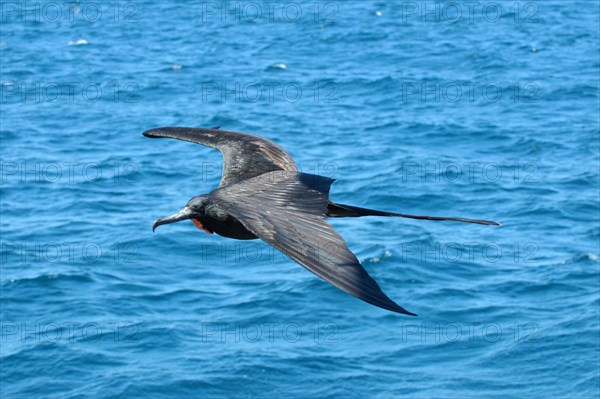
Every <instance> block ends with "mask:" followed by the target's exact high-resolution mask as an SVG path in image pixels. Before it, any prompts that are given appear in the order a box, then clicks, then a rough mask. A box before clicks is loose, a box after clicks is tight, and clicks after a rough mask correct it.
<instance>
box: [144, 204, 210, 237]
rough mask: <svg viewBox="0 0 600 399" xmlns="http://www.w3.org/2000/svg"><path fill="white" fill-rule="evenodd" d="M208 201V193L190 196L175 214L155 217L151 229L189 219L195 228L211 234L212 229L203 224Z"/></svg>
mask: <svg viewBox="0 0 600 399" xmlns="http://www.w3.org/2000/svg"><path fill="white" fill-rule="evenodd" d="M208 202H209V201H208V195H198V196H196V197H194V198H192V199H191V200H189V201H188V203H187V204H186V206H185V207H184V208H183V209H182V210H180V211H179V212H177V213H176V214H174V215H171V216H167V217H164V218H160V219H157V220H156V221H155V222H154V224H153V225H152V231H154V230H156V228H157V227H158V226H162V225H163V224H171V223H176V222H180V221H182V220H187V219H190V220H191V221H192V222H194V225H196V227H197V228H199V229H200V230H204V231H206V232H207V233H208V234H212V231H210V230H209V229H208V228H207V227H206V226H205V225H204V224H205V222H206V213H205V209H206V205H207V204H208Z"/></svg>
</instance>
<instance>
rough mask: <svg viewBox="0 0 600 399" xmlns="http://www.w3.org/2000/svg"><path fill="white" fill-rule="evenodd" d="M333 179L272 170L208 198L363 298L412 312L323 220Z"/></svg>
mask: <svg viewBox="0 0 600 399" xmlns="http://www.w3.org/2000/svg"><path fill="white" fill-rule="evenodd" d="M331 183H333V179H329V178H327V177H322V176H316V175H310V174H305V173H298V172H287V171H281V172H270V173H267V174H264V175H262V176H258V177H255V178H253V179H250V180H246V181H243V182H240V183H237V184H233V185H230V186H227V187H223V188H220V189H217V190H215V191H213V192H212V193H211V194H210V195H209V199H210V200H211V201H214V202H215V203H216V204H218V205H219V206H220V207H222V208H223V209H224V210H225V211H227V212H228V213H229V214H230V215H232V216H233V217H235V218H236V219H238V220H239V221H240V222H242V224H243V225H244V226H245V227H246V228H247V229H248V230H250V231H251V232H252V233H254V234H255V235H256V236H258V237H259V238H261V239H262V240H264V241H266V242H267V243H269V244H270V245H272V246H273V247H275V248H277V249H278V250H280V251H281V252H283V253H284V254H286V255H288V256H289V257H290V258H292V259H293V260H295V261H296V262H298V263H300V264H301V265H302V266H304V267H306V268H307V269H308V270H310V271H311V272H313V273H315V274H316V275H317V276H319V277H321V278H322V279H324V280H325V281H327V282H329V283H331V284H333V285H334V286H336V287H338V288H339V289H341V290H343V291H345V292H347V293H348V294H350V295H353V296H355V297H357V298H359V299H362V300H363V301H365V302H368V303H371V304H373V305H375V306H379V307H381V308H384V309H388V310H391V311H394V312H398V313H404V314H408V315H414V313H411V312H409V311H407V310H405V309H404V308H402V307H401V306H399V305H398V304H396V303H395V302H394V301H392V300H391V299H390V298H388V297H387V296H386V295H385V294H384V293H383V291H382V290H381V288H380V287H379V285H377V283H376V282H375V280H373V279H372V278H371V276H369V274H368V273H367V271H366V270H365V269H364V268H363V267H362V266H361V264H360V262H359V261H358V259H357V258H356V256H354V254H353V253H352V252H350V250H349V249H348V247H347V246H346V242H345V241H344V239H343V238H342V237H341V236H340V235H339V234H338V233H337V232H336V231H335V230H334V229H333V227H331V225H330V224H329V223H327V221H326V220H325V219H326V214H327V204H328V196H329V188H330V186H331Z"/></svg>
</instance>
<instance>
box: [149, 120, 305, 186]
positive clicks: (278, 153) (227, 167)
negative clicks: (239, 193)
mask: <svg viewBox="0 0 600 399" xmlns="http://www.w3.org/2000/svg"><path fill="white" fill-rule="evenodd" d="M144 136H146V137H150V138H164V137H166V138H173V139H178V140H183V141H189V142H192V143H196V144H200V145H204V146H207V147H212V148H215V149H217V150H219V151H220V152H221V153H222V154H223V173H222V176H221V182H220V184H219V187H223V186H227V185H229V184H233V183H237V182H240V181H243V180H247V179H250V178H252V177H256V176H260V175H262V174H265V173H268V172H272V171H275V170H288V171H296V170H297V167H296V164H295V162H294V160H293V159H292V157H291V156H290V155H289V154H288V153H287V152H286V151H285V150H284V149H283V148H281V147H280V146H279V145H277V144H275V143H274V142H272V141H271V140H268V139H266V138H264V137H259V136H255V135H252V134H247V133H238V132H232V131H229V130H221V129H220V128H219V127H215V128H211V129H204V128H189V127H160V128H157V129H151V130H146V131H145V132H144Z"/></svg>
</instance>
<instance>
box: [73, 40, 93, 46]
mask: <svg viewBox="0 0 600 399" xmlns="http://www.w3.org/2000/svg"><path fill="white" fill-rule="evenodd" d="M83 44H89V42H88V41H87V40H85V39H77V40H72V41H70V42H69V43H68V45H69V46H81V45H83Z"/></svg>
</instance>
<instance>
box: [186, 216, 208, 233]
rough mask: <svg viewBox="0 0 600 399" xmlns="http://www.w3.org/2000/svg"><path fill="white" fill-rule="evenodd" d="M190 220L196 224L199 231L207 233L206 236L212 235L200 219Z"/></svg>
mask: <svg viewBox="0 0 600 399" xmlns="http://www.w3.org/2000/svg"><path fill="white" fill-rule="evenodd" d="M190 220H191V221H192V222H193V223H194V226H196V227H197V228H198V229H200V230H203V231H206V234H212V231H210V230H208V229H206V228H205V227H204V226H202V223H200V221H199V220H198V219H194V218H191V219H190Z"/></svg>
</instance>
